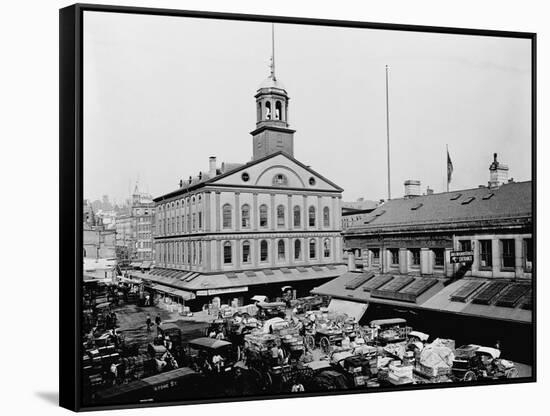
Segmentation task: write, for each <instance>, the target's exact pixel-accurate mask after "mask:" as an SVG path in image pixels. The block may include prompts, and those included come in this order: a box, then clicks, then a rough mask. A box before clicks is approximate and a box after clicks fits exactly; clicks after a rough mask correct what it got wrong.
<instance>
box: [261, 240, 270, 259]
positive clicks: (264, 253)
mask: <svg viewBox="0 0 550 416" xmlns="http://www.w3.org/2000/svg"><path fill="white" fill-rule="evenodd" d="M267 253H268V251H267V241H266V240H262V241H261V242H260V261H267Z"/></svg>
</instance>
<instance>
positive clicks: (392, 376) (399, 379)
mask: <svg viewBox="0 0 550 416" xmlns="http://www.w3.org/2000/svg"><path fill="white" fill-rule="evenodd" d="M388 381H389V382H390V383H391V384H393V385H394V386H399V385H402V384H411V383H413V382H414V379H413V366H412V365H404V364H403V363H402V362H401V361H399V360H394V361H391V362H390V364H389V365H388Z"/></svg>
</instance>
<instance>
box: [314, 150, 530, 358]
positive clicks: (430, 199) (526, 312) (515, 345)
mask: <svg viewBox="0 0 550 416" xmlns="http://www.w3.org/2000/svg"><path fill="white" fill-rule="evenodd" d="M489 175H490V179H489V182H488V185H486V186H480V187H478V188H473V189H463V190H456V191H452V192H443V193H429V194H425V195H422V194H421V192H420V182H418V181H407V182H405V196H404V197H403V198H397V199H392V200H389V201H386V202H385V203H383V204H382V205H380V206H379V207H378V208H376V209H375V210H374V211H372V212H371V213H370V214H367V215H365V216H364V217H363V218H361V220H360V221H357V222H355V223H354V224H353V225H352V226H351V227H350V228H348V229H346V230H345V231H344V233H343V236H344V247H345V248H344V250H345V251H346V253H345V257H347V262H348V270H349V271H348V272H347V273H345V274H343V275H342V276H340V277H339V278H336V279H334V280H332V281H330V282H328V283H326V284H324V285H322V286H320V287H317V288H315V289H314V291H313V293H316V294H323V295H328V296H331V297H332V298H333V299H336V300H339V301H340V302H342V308H346V307H347V308H350V310H354V311H357V313H359V314H364V313H366V315H367V316H369V317H370V318H372V317H373V316H376V315H377V314H391V315H392V316H395V315H397V316H400V314H401V315H403V316H405V315H406V316H407V318H408V319H412V320H414V321H415V322H416V325H417V326H420V327H422V326H423V325H426V327H424V328H423V329H426V330H429V329H430V328H432V329H433V328H435V327H438V326H443V327H444V328H443V332H444V331H445V328H450V327H451V326H452V327H454V328H455V329H456V328H461V327H462V326H463V325H465V324H464V323H465V322H470V323H471V324H472V325H474V324H475V326H476V327H477V329H478V330H479V333H478V336H479V339H480V341H479V342H485V344H486V343H487V342H489V341H487V339H490V340H491V341H490V342H492V343H494V342H496V341H502V340H503V339H505V342H504V343H505V344H507V347H508V348H510V349H511V350H514V351H515V354H518V355H529V354H530V350H529V346H528V345H527V344H526V343H527V340H529V339H532V338H530V335H529V334H530V331H531V330H532V325H531V323H532V312H531V309H532V279H533V275H534V266H533V265H534V258H533V257H534V251H533V217H532V187H533V184H532V182H531V181H525V182H514V181H513V180H509V179H508V167H507V166H505V165H503V164H501V163H500V162H498V160H497V155H496V154H495V155H494V160H493V162H492V163H491V165H490V168H489ZM358 304H361V305H363V308H359V307H358ZM428 322H429V325H428ZM463 328H464V331H466V332H468V331H471V329H468V330H467V329H465V328H466V326H464V327H463ZM474 332H475V330H474ZM471 338H472V337H470V339H471ZM474 338H475V337H474ZM522 351H523V352H522ZM525 351H527V353H525V354H524V352H525Z"/></svg>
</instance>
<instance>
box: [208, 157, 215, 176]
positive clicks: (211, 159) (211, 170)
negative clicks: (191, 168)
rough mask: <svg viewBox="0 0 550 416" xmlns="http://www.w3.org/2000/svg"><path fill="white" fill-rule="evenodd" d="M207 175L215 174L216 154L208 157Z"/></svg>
mask: <svg viewBox="0 0 550 416" xmlns="http://www.w3.org/2000/svg"><path fill="white" fill-rule="evenodd" d="M208 176H210V177H211V178H213V177H214V176H216V156H210V157H209V158H208Z"/></svg>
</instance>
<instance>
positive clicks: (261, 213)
mask: <svg viewBox="0 0 550 416" xmlns="http://www.w3.org/2000/svg"><path fill="white" fill-rule="evenodd" d="M285 211H286V210H285V206H284V205H278V206H277V208H276V221H277V227H279V228H283V227H285V225H286V221H287V218H286V212H285ZM292 212H293V220H292V224H293V226H294V227H301V224H302V208H301V207H300V206H298V205H296V206H295V207H294V208H293V210H292ZM250 215H251V214H250V205H248V204H244V205H243V206H242V207H241V227H242V228H250V227H251V217H250ZM258 218H259V225H260V228H267V227H268V226H269V209H268V207H267V205H266V204H262V205H260V207H259V210H258ZM316 223H317V214H316V209H315V207H314V206H313V205H312V206H310V207H309V209H308V225H309V226H310V227H315V224H316ZM232 224H233V207H232V206H231V204H224V205H223V207H222V227H223V228H231V227H232ZM323 227H330V209H329V207H324V208H323Z"/></svg>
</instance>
